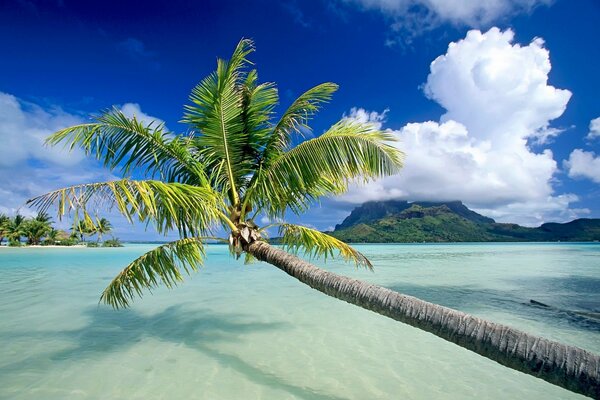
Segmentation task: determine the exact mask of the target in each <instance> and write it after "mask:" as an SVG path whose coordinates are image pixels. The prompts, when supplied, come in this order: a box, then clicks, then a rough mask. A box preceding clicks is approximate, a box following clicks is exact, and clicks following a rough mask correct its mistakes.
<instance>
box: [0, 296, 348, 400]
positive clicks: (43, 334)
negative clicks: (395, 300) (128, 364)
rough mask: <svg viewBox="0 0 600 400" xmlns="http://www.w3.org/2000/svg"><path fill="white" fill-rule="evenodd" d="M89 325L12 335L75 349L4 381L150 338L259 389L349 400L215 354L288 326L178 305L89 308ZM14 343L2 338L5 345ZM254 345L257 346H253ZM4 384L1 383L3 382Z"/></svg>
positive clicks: (19, 366) (16, 366) (32, 362)
mask: <svg viewBox="0 0 600 400" xmlns="http://www.w3.org/2000/svg"><path fill="white" fill-rule="evenodd" d="M85 315H87V317H88V318H89V320H88V323H87V324H86V325H85V326H84V327H82V328H79V329H74V330H67V331H31V332H11V333H10V337H14V336H15V335H17V336H19V337H20V338H22V339H23V338H24V339H33V340H41V341H43V340H44V338H47V337H53V338H59V339H61V340H67V341H69V342H72V343H73V344H74V345H73V346H72V347H69V348H67V349H62V350H57V351H51V352H49V353H43V354H36V355H32V356H30V357H27V358H25V359H23V360H21V361H18V362H13V363H8V364H4V365H0V376H2V375H4V376H5V378H7V379H10V378H8V376H9V375H10V374H11V373H16V372H17V373H18V372H20V371H24V370H27V371H30V372H31V371H37V372H39V373H44V372H45V371H47V370H48V369H51V368H56V365H55V364H56V363H77V362H80V361H84V360H86V359H90V358H94V357H95V356H97V355H102V354H108V353H120V352H124V351H125V350H126V349H127V348H129V347H132V346H134V345H135V344H136V343H139V342H141V341H143V340H146V339H156V340H159V341H162V342H171V343H176V344H183V345H185V346H187V347H188V348H190V349H192V350H195V351H198V352H200V353H202V354H204V355H205V356H207V357H210V358H212V359H214V360H215V361H216V362H217V363H219V364H220V365H222V366H224V367H227V368H231V369H233V370H235V371H236V372H238V373H240V374H242V375H244V376H245V377H246V378H247V379H248V380H249V381H252V382H254V383H256V384H259V385H263V386H268V387H270V388H273V389H276V390H280V391H284V392H287V393H289V394H291V395H293V396H295V397H297V398H301V399H315V400H343V398H341V397H337V396H333V395H330V394H326V393H322V392H320V391H318V390H316V389H312V388H309V387H305V386H298V385H294V384H293V383H291V382H289V381H287V380H286V378H283V377H280V376H278V375H277V374H275V373H274V372H273V371H270V370H264V369H261V368H259V367H257V366H256V365H254V364H252V363H251V362H248V361H245V360H244V359H242V358H241V357H239V356H237V355H235V354H229V353H225V352H222V351H220V350H217V349H215V346H214V345H215V344H218V343H220V342H240V341H244V337H245V336H246V335H248V334H250V333H255V332H263V331H275V330H284V329H287V328H289V325H288V324H286V323H282V322H260V321H256V320H253V319H252V316H249V315H243V314H232V313H230V314H217V313H214V312H212V311H209V310H197V309H185V308H184V307H182V306H172V307H169V308H167V309H165V310H164V311H162V312H159V313H156V314H152V315H144V314H141V313H139V312H136V311H134V310H131V309H127V310H121V311H119V312H115V311H113V310H111V309H108V308H105V307H98V308H92V309H88V310H87V311H86V312H85ZM5 339H9V335H8V334H0V340H5ZM248 345H251V343H250V342H249V343H248ZM0 382H1V379H0Z"/></svg>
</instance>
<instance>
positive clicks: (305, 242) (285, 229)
mask: <svg viewBox="0 0 600 400" xmlns="http://www.w3.org/2000/svg"><path fill="white" fill-rule="evenodd" d="M279 235H280V236H281V243H282V244H283V246H284V247H285V248H286V249H287V250H290V251H292V252H295V253H297V252H299V251H300V250H302V251H303V252H304V254H305V255H308V256H310V257H323V258H325V259H326V258H327V257H335V256H336V255H337V254H338V253H339V255H340V256H342V258H344V259H345V260H346V261H353V262H354V263H355V264H356V266H357V267H358V266H364V267H367V268H369V269H373V266H372V265H371V262H370V261H369V260H368V259H367V257H365V256H364V255H363V254H362V253H361V252H359V251H358V250H356V249H354V248H353V247H352V246H350V245H348V244H346V243H344V242H342V241H341V240H338V239H336V238H334V237H332V236H329V235H327V234H325V233H323V232H319V231H318V230H316V229H311V228H307V227H306V226H301V225H294V224H281V225H280V228H279Z"/></svg>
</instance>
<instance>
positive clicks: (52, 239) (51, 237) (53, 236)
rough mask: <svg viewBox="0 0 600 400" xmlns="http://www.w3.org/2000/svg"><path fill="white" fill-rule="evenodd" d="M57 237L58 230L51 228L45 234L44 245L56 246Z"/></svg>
mask: <svg viewBox="0 0 600 400" xmlns="http://www.w3.org/2000/svg"><path fill="white" fill-rule="evenodd" d="M59 235H60V231H59V230H58V229H54V228H51V229H50V231H49V232H48V233H47V234H46V239H45V240H44V244H56V242H57V241H58V237H59Z"/></svg>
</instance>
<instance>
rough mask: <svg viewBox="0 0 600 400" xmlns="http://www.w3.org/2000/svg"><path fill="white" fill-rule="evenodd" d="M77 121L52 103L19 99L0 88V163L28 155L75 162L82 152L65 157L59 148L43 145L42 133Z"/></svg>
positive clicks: (44, 137) (44, 133)
mask: <svg viewBox="0 0 600 400" xmlns="http://www.w3.org/2000/svg"><path fill="white" fill-rule="evenodd" d="M79 122H81V118H80V117H78V116H75V115H72V114H68V113H66V112H64V111H62V110H61V109H60V108H57V107H52V108H50V109H49V110H44V109H42V108H41V107H40V106H38V105H36V104H33V103H29V102H24V101H19V100H18V99H17V98H16V97H15V96H12V95H10V94H8V93H2V92H0V143H2V146H0V166H10V165H14V164H18V163H22V162H26V161H27V160H29V159H37V160H40V161H47V162H50V163H54V164H59V165H63V166H70V165H75V164H77V163H78V162H79V161H81V160H82V158H83V153H82V152H80V151H75V152H73V153H71V154H69V156H68V157H65V154H64V152H63V151H62V149H60V148H47V147H45V146H44V145H43V144H44V140H45V139H46V137H47V136H48V135H49V134H50V133H52V132H55V131H57V130H59V129H60V128H63V127H66V126H69V125H74V124H76V123H79Z"/></svg>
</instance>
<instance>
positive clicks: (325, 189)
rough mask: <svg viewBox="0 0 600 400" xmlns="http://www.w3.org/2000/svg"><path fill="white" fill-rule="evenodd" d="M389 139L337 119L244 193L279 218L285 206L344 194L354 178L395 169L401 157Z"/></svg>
mask: <svg viewBox="0 0 600 400" xmlns="http://www.w3.org/2000/svg"><path fill="white" fill-rule="evenodd" d="M393 141H395V138H394V137H393V135H391V134H389V133H386V132H381V131H378V130H375V129H374V128H373V127H372V126H371V125H369V124H363V123H359V122H353V121H348V120H343V121H340V122H339V123H337V124H335V125H334V126H332V127H331V128H330V129H329V130H328V131H327V132H325V133H324V134H323V135H321V136H320V137H318V138H314V139H311V140H307V141H305V142H303V143H301V144H299V145H298V146H296V147H295V148H293V149H292V150H290V151H288V152H286V153H283V154H281V155H280V156H279V157H278V158H277V159H275V160H274V161H273V162H272V163H271V165H270V166H269V167H268V168H266V169H265V170H263V171H261V173H260V176H259V177H258V178H257V180H256V182H255V187H254V188H253V189H252V191H251V192H250V193H249V196H252V199H251V201H252V203H253V204H258V206H259V207H260V208H263V209H264V212H265V213H267V214H268V215H269V216H280V215H282V214H283V213H284V212H285V210H286V208H287V207H289V208H290V209H291V210H292V211H293V212H295V213H300V212H302V211H304V210H305V209H306V208H307V207H308V206H309V205H310V203H311V202H312V201H314V200H315V199H318V198H319V197H322V196H327V195H332V194H341V193H343V192H345V191H346V190H347V188H348V184H349V183H350V182H352V181H354V180H356V179H360V180H362V181H365V182H366V181H368V180H370V179H374V178H378V177H382V176H387V175H392V174H394V173H397V172H398V170H399V169H400V168H401V166H402V156H403V155H402V153H401V152H400V151H399V150H397V149H396V148H395V147H394V146H392V145H391V144H390V142H393Z"/></svg>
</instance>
